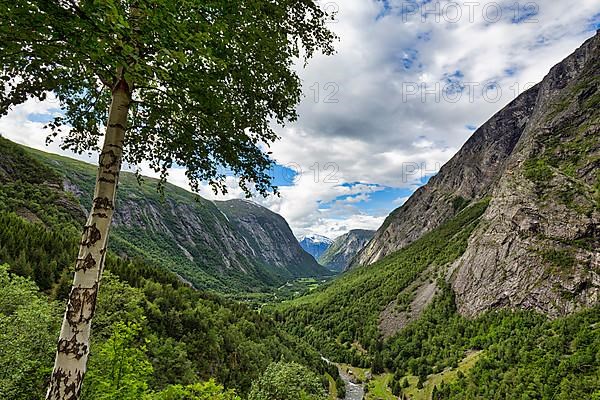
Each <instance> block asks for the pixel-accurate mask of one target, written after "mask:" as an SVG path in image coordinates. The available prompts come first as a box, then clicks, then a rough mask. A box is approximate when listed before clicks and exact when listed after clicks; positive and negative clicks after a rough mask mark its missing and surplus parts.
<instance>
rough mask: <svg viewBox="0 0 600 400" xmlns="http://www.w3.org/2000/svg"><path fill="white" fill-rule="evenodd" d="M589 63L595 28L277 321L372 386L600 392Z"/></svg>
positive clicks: (598, 178) (599, 182)
mask: <svg viewBox="0 0 600 400" xmlns="http://www.w3.org/2000/svg"><path fill="white" fill-rule="evenodd" d="M599 72H600V33H599V34H597V35H596V36H595V37H594V38H591V39H589V40H588V41H587V42H586V43H584V44H583V46H581V48H579V49H578V50H577V51H575V53H573V54H572V55H571V56H569V57H568V58H567V59H565V60H564V61H563V62H561V63H560V64H558V65H557V66H555V67H554V68H552V70H551V71H550V73H549V74H548V75H547V76H546V78H545V79H544V80H543V81H542V82H541V83H540V84H539V85H537V86H535V87H534V88H532V89H530V90H529V91H527V92H526V93H524V94H522V95H521V96H520V97H519V98H518V99H516V100H515V101H513V102H512V103H511V104H509V105H508V106H507V107H506V108H505V109H503V110H502V111H500V112H499V113H498V114H496V115H495V116H494V117H492V119H491V120H490V121H488V122H487V123H486V124H484V125H483V127H482V128H480V129H479V130H477V131H476V132H475V134H474V135H473V136H472V138H471V139H470V140H469V141H468V142H467V144H466V145H465V146H464V147H463V149H461V150H460V151H459V152H458V153H457V155H456V156H455V157H454V158H453V159H452V160H451V161H450V162H449V163H448V164H446V165H445V166H444V167H443V168H442V170H441V172H440V174H439V175H438V176H436V177H435V179H432V180H431V181H430V183H429V184H427V185H425V186H424V187H423V188H421V189H420V190H419V191H417V192H416V193H415V194H414V195H413V197H412V198H411V199H410V200H409V201H408V202H407V203H406V204H405V205H404V206H403V207H401V208H400V209H398V210H396V211H394V212H393V213H392V214H391V215H390V216H389V217H388V219H387V220H386V222H385V223H384V225H383V226H382V227H381V228H380V230H379V231H378V233H377V234H376V236H375V237H374V239H373V240H372V241H371V242H370V243H369V245H367V247H366V248H365V249H364V250H363V252H362V253H361V254H359V256H358V257H357V259H356V260H357V261H358V262H361V261H362V262H363V263H364V264H363V265H356V266H355V268H353V269H351V270H350V271H349V272H347V273H346V274H344V275H342V276H341V277H340V278H339V279H337V280H335V281H333V282H331V283H330V284H328V285H327V286H325V287H322V288H320V289H318V290H316V291H315V292H313V293H311V294H310V295H308V296H305V297H303V298H299V299H295V300H293V301H290V302H287V303H284V304H281V305H279V306H276V307H274V310H275V312H276V315H277V319H278V320H279V321H281V322H282V325H283V326H284V327H286V329H288V331H289V332H290V333H293V334H294V335H298V336H301V337H305V338H307V340H309V342H310V343H311V344H312V345H313V346H315V347H316V348H317V349H319V350H320V351H322V352H323V353H324V354H326V356H327V357H329V358H331V359H333V360H337V361H340V362H345V363H348V364H351V365H354V366H355V367H362V368H369V369H370V371H371V372H372V373H373V374H374V375H375V378H374V379H373V382H371V383H369V385H367V389H369V390H373V391H377V392H378V393H379V394H377V395H374V396H376V397H371V398H385V399H387V398H393V397H389V396H392V393H393V395H395V396H398V395H400V396H402V398H408V399H415V398H416V399H427V400H429V399H431V398H433V399H434V400H437V399H548V400H550V399H565V400H566V399H598V398H600V358H599V355H600V303H599V297H598V296H599V293H600V269H599V267H600V264H599V260H600V252H599V249H600V235H599V231H598V227H599V226H600V197H599V196H600V173H599V172H598V171H599V170H598V154H599V153H598V152H599V150H600V147H599V146H600V141H599V140H598V132H599V131H598V121H599V116H600V115H599V110H600V109H599V108H598V100H599V99H600V81H599V80H598V76H599ZM365 375H366V374H365ZM384 392H385V393H387V394H385V395H382V394H381V393H384ZM388 395H389V396H388ZM377 396H383V397H377ZM385 396H388V397H385Z"/></svg>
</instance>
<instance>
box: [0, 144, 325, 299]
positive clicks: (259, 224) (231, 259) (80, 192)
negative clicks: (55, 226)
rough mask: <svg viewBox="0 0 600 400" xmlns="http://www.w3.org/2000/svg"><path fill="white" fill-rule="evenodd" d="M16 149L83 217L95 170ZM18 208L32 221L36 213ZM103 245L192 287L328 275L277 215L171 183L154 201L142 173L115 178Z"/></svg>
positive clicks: (240, 286) (2, 160)
mask: <svg viewBox="0 0 600 400" xmlns="http://www.w3.org/2000/svg"><path fill="white" fill-rule="evenodd" d="M0 140H2V141H3V142H6V143H10V142H8V141H7V140H5V139H0ZM14 146H16V145H13V147H14ZM7 148H9V147H6V146H3V147H2V149H7ZM18 148H21V149H24V150H25V154H26V155H27V156H28V157H31V158H33V159H36V160H38V161H41V162H42V163H43V164H45V165H47V166H48V167H49V168H50V169H52V170H53V171H54V172H55V173H56V174H58V175H59V176H60V177H61V179H62V185H61V186H62V187H57V188H56V190H57V191H61V192H62V191H64V192H65V194H64V196H62V197H63V200H62V202H63V203H65V206H66V207H67V208H70V209H72V210H75V211H74V212H76V213H77V214H78V215H79V216H80V218H82V220H83V218H84V217H85V215H86V210H87V209H88V208H89V206H90V203H91V194H92V191H93V185H94V179H95V178H94V176H95V168H94V167H93V166H91V165H89V164H86V163H83V162H80V161H76V160H72V159H69V158H66V157H60V156H56V155H51V154H47V153H43V152H40V151H36V150H32V149H25V148H22V147H21V146H18ZM7 152H8V150H7ZM10 159H11V156H10V154H0V171H5V172H6V171H8V172H6V173H3V175H5V177H11V176H13V173H12V172H11V171H12V170H14V169H18V168H20V165H24V164H23V162H22V161H20V162H19V163H18V164H15V165H12V164H11V162H10ZM30 173H36V172H35V171H32V172H30ZM20 212H21V213H25V214H28V215H29V216H30V218H32V219H35V210H20ZM110 247H111V249H113V250H114V251H116V252H117V253H119V254H123V255H127V256H130V257H137V256H139V257H142V258H145V259H147V260H150V261H152V262H154V263H156V264H158V265H162V266H164V267H165V268H167V269H169V270H171V271H174V272H176V273H177V274H179V275H180V276H181V277H182V278H183V279H185V280H187V281H189V282H190V283H192V284H193V285H194V286H195V287H197V288H203V289H215V290H218V291H223V292H231V291H257V290H264V289H267V288H269V287H272V286H276V285H279V284H281V283H283V282H285V281H287V280H289V279H294V278H299V277H312V276H320V275H322V274H326V273H327V270H326V269H325V268H323V267H321V266H320V265H318V263H317V262H316V261H315V260H314V259H313V258H312V257H311V256H310V255H309V254H307V253H306V252H304V251H303V250H302V249H301V248H300V246H299V245H298V243H297V241H296V238H295V237H294V235H293V233H292V231H291V229H290V228H289V226H288V224H287V223H286V221H285V220H284V219H283V218H282V217H281V216H279V215H278V214H275V213H273V212H271V211H269V210H267V209H265V208H263V207H261V206H259V205H256V204H254V203H251V202H248V201H241V200H232V201H225V202H212V201H208V200H206V199H203V198H201V197H199V196H196V195H194V194H192V193H189V192H187V191H185V190H183V189H180V188H178V187H176V186H173V185H170V184H168V185H166V187H165V194H164V198H161V196H160V195H159V194H158V193H157V191H156V181H155V180H153V179H149V178H144V182H143V184H142V185H139V184H138V182H137V179H136V177H135V176H134V175H133V174H131V173H123V174H122V177H121V180H120V185H119V194H118V206H117V212H116V214H115V220H114V225H113V230H112V232H111V244H110Z"/></svg>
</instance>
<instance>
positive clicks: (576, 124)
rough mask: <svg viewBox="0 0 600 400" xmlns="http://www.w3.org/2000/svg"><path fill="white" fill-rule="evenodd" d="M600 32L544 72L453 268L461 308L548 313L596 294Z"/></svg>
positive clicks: (599, 288)
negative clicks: (517, 139)
mask: <svg viewBox="0 0 600 400" xmlns="http://www.w3.org/2000/svg"><path fill="white" fill-rule="evenodd" d="M599 105H600V37H599V36H597V37H596V38H594V39H592V40H590V41H588V42H587V43H586V44H585V45H584V46H583V47H581V48H580V49H579V50H577V51H576V52H575V53H574V54H573V55H571V56H570V57H569V58H567V59H566V60H565V61H563V62H562V63H561V64H559V65H557V66H556V67H554V68H553V69H552V71H551V72H550V74H549V75H548V76H547V77H546V78H545V79H544V81H543V82H542V83H541V85H540V89H539V90H538V96H537V100H536V107H535V110H534V113H533V115H532V117H531V118H530V121H529V123H528V124H527V127H526V129H525V131H524V134H523V136H522V138H521V140H520V142H519V143H518V145H517V147H516V148H515V151H514V152H513V154H512V155H511V156H510V158H509V160H508V163H507V167H506V170H505V172H504V174H503V176H502V178H501V179H500V182H499V183H498V185H497V186H496V187H495V189H494V190H493V193H492V201H491V203H490V206H489V208H488V209H487V211H486V213H485V214H484V216H483V219H482V223H481V224H480V226H479V228H478V229H477V230H476V231H475V232H474V233H473V235H472V237H471V239H470V242H469V246H468V248H467V250H466V252H465V253H464V255H463V256H462V257H461V258H460V259H459V260H458V261H457V262H456V263H455V265H454V266H453V269H454V274H453V275H452V277H451V281H452V287H453V289H454V291H455V293H456V300H457V305H458V308H459V310H460V312H461V313H463V314H465V315H468V316H473V315H477V314H479V313H481V312H482V311H485V310H487V309H490V308H496V307H508V308H524V309H534V310H537V311H540V312H543V313H545V314H547V315H550V316H553V317H557V316H561V315H565V314H568V313H571V312H573V311H575V310H577V309H578V308H581V307H585V306H590V305H593V304H596V303H597V302H598V301H599V300H600V299H599V296H600V190H599V189H600V170H599V169H598V161H599V159H600V109H599Z"/></svg>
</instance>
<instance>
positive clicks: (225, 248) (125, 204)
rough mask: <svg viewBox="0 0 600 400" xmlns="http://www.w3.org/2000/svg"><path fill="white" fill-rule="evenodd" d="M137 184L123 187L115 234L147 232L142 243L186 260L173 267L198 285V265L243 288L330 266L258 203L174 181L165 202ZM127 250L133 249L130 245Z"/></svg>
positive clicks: (161, 256)
mask: <svg viewBox="0 0 600 400" xmlns="http://www.w3.org/2000/svg"><path fill="white" fill-rule="evenodd" d="M135 190H136V189H135V188H133V187H132V188H129V190H127V191H123V193H127V194H128V195H127V197H126V198H124V199H122V200H121V201H120V203H119V207H118V208H117V212H116V214H115V219H114V233H115V235H116V236H117V237H118V238H120V239H123V240H124V241H126V242H131V237H132V236H133V235H138V236H142V237H144V238H145V239H146V240H147V241H148V242H147V243H144V245H142V246H139V247H142V248H143V249H144V250H145V251H146V252H148V251H149V250H148V249H149V248H151V249H156V250H155V251H156V252H157V255H158V257H157V258H158V259H159V260H160V261H161V262H164V261H165V260H167V261H169V260H171V259H173V261H174V263H177V264H178V266H180V265H181V264H182V263H183V264H186V265H187V269H181V270H177V266H174V267H172V268H173V269H175V270H176V271H177V272H178V273H179V274H180V275H182V276H183V277H184V278H186V279H189V280H191V281H192V282H193V283H194V285H195V286H200V285H201V284H202V282H199V281H201V280H202V278H201V277H197V276H195V274H194V270H196V271H198V270H199V271H202V273H203V275H206V276H207V278H216V279H217V280H219V281H221V282H223V283H225V284H228V283H231V284H233V285H235V287H237V288H240V287H241V288H243V289H244V290H253V289H260V288H261V286H262V287H264V286H273V285H279V284H281V283H283V282H285V281H286V280H289V279H294V278H298V277H309V276H320V275H322V274H325V273H326V272H327V271H326V270H325V269H324V268H323V267H321V266H320V265H319V264H318V263H317V262H316V261H315V260H314V259H313V258H312V257H311V256H310V255H309V254H307V253H306V252H305V251H303V250H302V248H301V247H300V246H299V245H298V242H297V241H296V238H295V236H294V234H293V233H292V231H291V229H290V227H289V226H288V224H287V222H286V221H285V220H284V219H283V218H282V217H281V216H280V215H278V214H276V213H273V212H271V211H269V210H268V209H266V208H264V207H262V206H259V205H257V204H255V203H252V202H250V201H246V200H230V201H223V202H220V201H218V202H210V201H207V200H204V199H201V198H198V199H196V200H194V199H193V198H192V197H189V198H188V195H187V194H186V193H184V192H183V191H181V190H180V189H177V188H174V187H171V186H170V191H171V193H170V194H171V195H169V194H167V195H166V196H165V201H164V202H163V203H162V204H161V203H157V202H156V201H155V200H153V199H152V198H150V199H148V198H144V197H142V196H137V195H136V194H135ZM132 194H133V195H132ZM124 252H125V253H127V254H129V252H130V250H129V249H128V246H126V247H125V248H124ZM172 253H174V254H173V257H171V254H172ZM188 270H191V273H190V272H188ZM201 287H202V286H201ZM208 287H209V286H208ZM225 290H226V288H225Z"/></svg>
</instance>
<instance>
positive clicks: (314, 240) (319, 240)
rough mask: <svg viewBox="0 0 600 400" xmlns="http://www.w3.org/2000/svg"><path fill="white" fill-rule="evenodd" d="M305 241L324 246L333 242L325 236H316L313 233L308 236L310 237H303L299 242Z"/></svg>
mask: <svg viewBox="0 0 600 400" xmlns="http://www.w3.org/2000/svg"><path fill="white" fill-rule="evenodd" d="M304 240H307V241H310V242H312V243H315V244H316V243H324V244H332V243H333V240H331V239H329V238H328V237H325V236H321V235H317V234H315V233H313V234H310V235H304V236H302V237H301V238H300V240H299V241H300V242H302V241H304Z"/></svg>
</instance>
